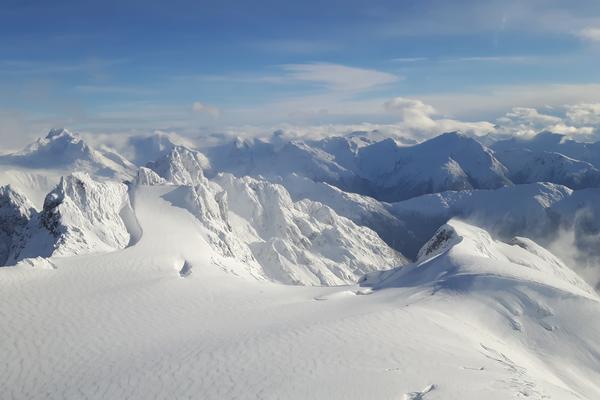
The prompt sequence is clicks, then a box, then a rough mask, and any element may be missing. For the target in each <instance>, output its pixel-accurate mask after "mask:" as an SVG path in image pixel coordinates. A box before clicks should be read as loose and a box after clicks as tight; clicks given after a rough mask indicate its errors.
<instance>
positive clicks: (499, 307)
mask: <svg viewBox="0 0 600 400" xmlns="http://www.w3.org/2000/svg"><path fill="white" fill-rule="evenodd" d="M169 190H173V188H172V187H170V188H169V187H167V186H156V187H139V188H137V189H136V195H135V199H136V202H135V210H136V215H137V216H138V218H139V221H140V224H141V227H142V230H143V232H144V235H143V236H142V238H141V240H140V241H139V242H138V243H137V244H136V245H135V246H132V247H128V248H126V249H123V250H118V251H116V252H112V253H107V254H104V255H82V256H78V257H71V258H57V259H53V262H54V263H55V264H56V269H53V270H46V269H36V268H5V269H3V270H2V273H1V274H0V285H2V289H3V290H2V291H0V318H1V319H2V321H5V323H3V324H2V325H1V326H0V332H1V334H2V336H3V337H4V338H5V339H4V340H3V341H1V342H0V351H1V352H2V354H3V355H4V357H3V361H2V362H0V376H1V378H0V381H1V385H2V387H3V388H4V394H5V395H4V397H5V398H8V399H11V398H22V397H23V396H25V397H27V398H36V397H44V398H50V399H52V398H92V399H93V398H124V397H131V398H140V399H141V398H144V399H151V398H165V397H170V398H172V397H175V398H186V397H200V398H205V399H212V398H214V399H219V398H236V397H239V398H246V397H258V398H286V399H305V398H330V399H335V398H344V399H350V398H400V399H401V398H419V397H417V396H421V397H422V398H425V399H446V398H462V399H481V398H489V399H507V398H518V397H519V396H525V395H528V396H529V398H540V399H541V398H544V397H548V398H557V399H580V398H588V399H593V398H595V397H596V396H597V395H598V393H600V388H599V387H598V385H597V382H598V381H599V380H598V378H599V376H598V375H599V373H598V369H597V368H596V366H597V359H596V358H595V356H594V355H593V354H597V352H598V350H599V349H598V345H597V344H596V343H597V341H596V340H595V338H596V337H597V335H598V333H600V327H599V326H598V323H597V322H596V321H598V319H597V316H598V311H599V308H598V300H597V298H596V297H595V295H592V294H589V293H588V292H587V291H586V290H584V289H585V287H581V288H580V287H578V286H577V285H574V284H571V283H569V282H562V281H561V278H560V277H559V276H555V275H550V276H548V275H547V274H545V272H552V271H553V270H555V269H560V268H561V267H559V266H555V265H550V266H549V265H547V263H546V262H544V261H543V260H542V259H540V258H538V257H537V256H535V255H533V254H532V255H529V253H528V252H526V251H525V250H523V249H522V248H520V247H518V246H515V249H516V250H518V251H520V252H522V254H521V256H522V257H523V258H527V259H528V260H530V261H535V263H536V265H537V266H538V267H539V268H540V269H542V271H541V272H537V271H529V269H530V268H527V267H523V266H519V265H517V264H515V265H512V264H511V270H510V274H511V275H512V276H513V277H514V278H515V279H517V281H516V282H517V285H507V282H506V281H505V280H503V279H501V277H502V276H505V275H500V277H498V278H495V277H494V276H493V275H492V276H490V275H489V274H488V273H487V272H488V271H495V272H497V273H503V267H504V266H506V265H508V262H507V261H505V258H506V257H505V258H502V257H503V255H504V254H505V253H508V252H510V249H512V248H513V246H509V245H506V246H508V247H505V246H504V245H499V244H497V243H496V242H494V241H490V240H489V239H488V237H487V236H486V235H485V233H483V232H481V231H480V230H478V229H477V228H471V227H467V226H466V225H465V226H464V229H463V228H460V233H459V235H463V236H465V235H473V237H471V238H469V239H464V238H463V240H462V241H461V243H460V244H459V245H457V246H454V247H452V248H450V249H449V252H452V251H453V249H454V250H455V251H454V253H452V257H453V258H451V259H450V261H452V262H454V264H452V265H457V263H458V265H461V264H462V263H465V262H469V264H468V266H467V267H465V268H468V269H467V270H465V271H468V272H470V276H471V277H472V276H473V275H474V274H479V273H481V274H480V277H478V278H476V279H481V284H480V285H478V286H474V287H472V289H468V287H466V286H464V285H451V287H449V288H448V289H446V290H441V291H437V292H433V295H432V292H431V290H430V289H428V288H429V287H430V286H429V285H428V284H425V285H424V286H423V287H419V286H412V287H390V288H387V289H377V290H375V291H374V292H373V293H372V294H368V295H362V296H356V295H352V292H353V291H354V290H358V289H353V287H341V288H311V287H289V286H288V287H286V286H282V285H276V284H273V283H270V282H266V281H256V280H254V279H251V278H250V277H248V276H247V275H245V274H244V270H245V267H244V266H243V265H239V264H238V263H235V260H231V259H229V263H228V264H227V262H228V260H227V259H226V258H219V259H218V260H217V259H214V260H211V257H213V256H211V254H213V253H212V252H210V248H209V246H208V245H207V244H206V243H205V242H204V241H203V239H202V233H201V231H202V229H203V227H202V224H200V223H199V222H198V221H197V220H195V219H190V218H189V215H188V212H187V211H186V210H184V209H181V208H179V207H174V206H172V205H170V204H169V202H168V201H166V200H165V199H164V194H165V193H166V192H168V191H169ZM482 236H483V238H484V239H485V240H484V245H485V246H489V249H488V250H489V251H491V252H492V253H493V255H494V257H498V258H500V259H489V260H490V261H489V264H486V265H484V266H483V267H484V268H485V269H483V270H478V265H479V263H478V261H479V260H481V259H485V257H483V256H481V254H480V253H481V250H477V253H476V254H477V255H476V257H475V258H470V257H471V256H470V252H471V250H473V247H472V246H478V243H479V241H480V239H481V237H482ZM488 236H489V235H488ZM467 243H469V246H468V247H466V246H463V247H460V246H462V245H463V244H467ZM496 247H499V248H496ZM517 247H518V249H517ZM519 249H521V250H519ZM440 257H442V256H440ZM440 257H437V258H435V259H434V261H433V262H436V261H435V260H437V267H436V268H437V269H438V270H440V271H443V270H444V269H446V270H447V269H448V268H447V267H444V265H442V261H444V259H441V258H440ZM460 257H464V260H463V259H461V258H460ZM185 265H187V266H188V267H189V268H191V271H192V273H190V274H187V275H185V274H184V275H185V278H184V279H182V276H181V275H180V270H181V269H182V267H184V266H185ZM421 268H423V267H421ZM432 268H433V267H432ZM232 271H236V272H237V273H238V276H234V275H233V274H231V272H232ZM457 275H458V276H461V275H460V274H450V276H448V279H451V277H452V276H457ZM522 276H523V278H522V279H521V278H520V277H522ZM458 279H464V280H465V281H468V280H469V276H467V275H466V274H465V276H464V278H458ZM530 279H535V282H536V283H533V281H531V280H530ZM17 283H20V284H17ZM484 284H485V285H486V286H487V288H485V289H484V286H483V285H484ZM558 287H562V288H563V289H561V291H558ZM354 288H356V287H354ZM457 288H462V289H460V290H458V289H457ZM317 298H320V299H322V300H321V301H316V300H315V299H317ZM573 310H577V311H576V312H573ZM511 318H512V322H511ZM582 318H585V320H587V321H589V322H588V323H587V324H586V325H585V327H582V326H580V325H578V324H577V323H576V321H578V320H581V319H582ZM516 323H518V324H519V325H516ZM515 326H520V331H519V330H515V329H514V327H515ZM548 328H551V329H548ZM557 341H559V342H560V343H561V344H563V345H564V347H561V348H560V349H556V343H557ZM74 382H76V384H74Z"/></svg>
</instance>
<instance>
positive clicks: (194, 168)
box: [136, 146, 406, 285]
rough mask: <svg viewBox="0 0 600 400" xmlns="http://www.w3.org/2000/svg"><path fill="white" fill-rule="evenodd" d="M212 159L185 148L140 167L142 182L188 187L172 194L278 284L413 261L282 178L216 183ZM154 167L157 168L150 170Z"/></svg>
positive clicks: (224, 247)
mask: <svg viewBox="0 0 600 400" xmlns="http://www.w3.org/2000/svg"><path fill="white" fill-rule="evenodd" d="M203 160H204V158H203V157H202V155H201V154H200V153H198V152H194V151H192V150H190V149H187V148H185V147H181V146H177V147H175V148H173V150H172V151H171V152H170V153H168V154H167V155H166V156H164V157H162V158H161V159H160V160H158V161H156V162H153V163H149V164H148V168H140V172H139V173H138V178H137V179H136V182H140V183H142V184H161V183H163V182H168V183H170V184H173V185H177V186H181V187H180V188H178V189H176V190H174V191H173V192H171V193H169V194H166V195H165V198H166V199H167V200H169V201H171V202H172V203H173V204H174V205H177V206H180V207H183V208H185V209H187V210H188V211H190V212H191V213H192V214H193V215H194V216H195V217H196V218H198V219H199V220H200V222H201V223H202V224H203V225H204V226H205V227H206V228H207V232H206V240H207V241H208V242H209V243H210V244H211V246H212V247H213V248H214V249H215V250H216V251H218V252H219V254H221V255H222V256H225V257H235V258H238V259H240V260H241V261H243V262H244V263H246V264H247V265H248V268H249V269H251V270H252V271H253V274H254V275H256V271H260V272H259V274H260V275H262V276H264V277H266V278H268V279H271V280H275V281H278V282H283V283H289V284H302V285H336V284H344V283H352V282H356V280H357V279H358V278H359V277H360V276H362V275H363V274H364V273H367V272H371V271H374V270H380V269H384V268H390V267H393V266H399V265H403V264H405V263H406V260H405V259H404V257H403V256H402V255H401V254H399V253H397V252H396V251H395V250H393V249H391V248H390V247H389V246H388V245H387V244H386V243H385V242H384V241H383V240H382V239H381V238H380V237H379V236H378V235H377V234H376V233H375V232H373V231H372V230H371V229H369V228H366V227H361V226H358V225H356V224H355V223H354V222H352V221H351V220H349V219H347V218H344V217H342V216H339V215H338V214H337V213H336V212H335V211H334V210H333V209H331V208H329V207H328V206H326V205H324V204H321V203H317V202H315V201H312V200H300V201H293V200H292V198H291V197H290V194H289V193H288V192H287V190H286V189H285V188H284V187H283V186H281V185H278V184H273V183H270V182H267V181H263V180H257V179H253V178H250V177H244V178H236V177H234V176H233V175H231V174H219V175H217V176H216V177H215V179H214V180H213V181H209V180H208V179H207V178H206V177H205V176H204V174H203V167H204V165H205V164H204V165H203ZM150 169H154V174H153V173H152V172H151V171H150Z"/></svg>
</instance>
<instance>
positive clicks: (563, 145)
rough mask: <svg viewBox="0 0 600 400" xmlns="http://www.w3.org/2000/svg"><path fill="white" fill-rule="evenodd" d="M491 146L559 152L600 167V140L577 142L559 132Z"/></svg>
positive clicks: (501, 148)
mask: <svg viewBox="0 0 600 400" xmlns="http://www.w3.org/2000/svg"><path fill="white" fill-rule="evenodd" d="M491 147H492V149H494V150H495V151H501V150H515V149H529V150H531V151H533V152H536V153H539V152H550V153H559V154H563V155H565V156H567V157H569V158H572V159H575V160H581V161H585V162H588V163H590V164H592V165H593V166H594V167H596V168H600V142H596V143H582V142H577V141H575V140H573V139H570V138H568V137H567V136H565V135H562V134H559V133H552V132H541V133H538V134H537V135H535V136H534V137H532V138H519V137H514V138H510V139H505V140H500V141H497V142H495V143H493V144H492V145H491Z"/></svg>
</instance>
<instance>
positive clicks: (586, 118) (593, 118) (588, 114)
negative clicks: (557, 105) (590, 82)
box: [565, 103, 600, 125]
mask: <svg viewBox="0 0 600 400" xmlns="http://www.w3.org/2000/svg"><path fill="white" fill-rule="evenodd" d="M565 107H566V109H567V112H566V114H567V117H568V118H569V120H570V121H572V122H573V123H575V124H579V125H600V103H580V104H575V105H568V106H565Z"/></svg>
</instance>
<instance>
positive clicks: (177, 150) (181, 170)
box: [146, 145, 210, 185]
mask: <svg viewBox="0 0 600 400" xmlns="http://www.w3.org/2000/svg"><path fill="white" fill-rule="evenodd" d="M146 167H147V168H149V169H151V170H153V171H154V172H156V173H157V174H158V175H159V176H160V177H162V178H163V179H165V180H167V181H169V182H171V183H173V184H176V185H196V184H198V183H201V182H202V181H203V179H204V173H203V171H204V170H206V169H209V168H210V163H209V161H208V159H207V158H206V157H205V156H204V155H203V154H202V153H200V152H198V151H195V150H192V149H190V148H188V147H185V146H179V145H177V146H173V147H172V148H171V149H170V150H169V151H168V152H166V153H165V154H164V155H163V156H161V157H160V158H159V159H157V160H156V161H152V162H149V163H147V164H146Z"/></svg>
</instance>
